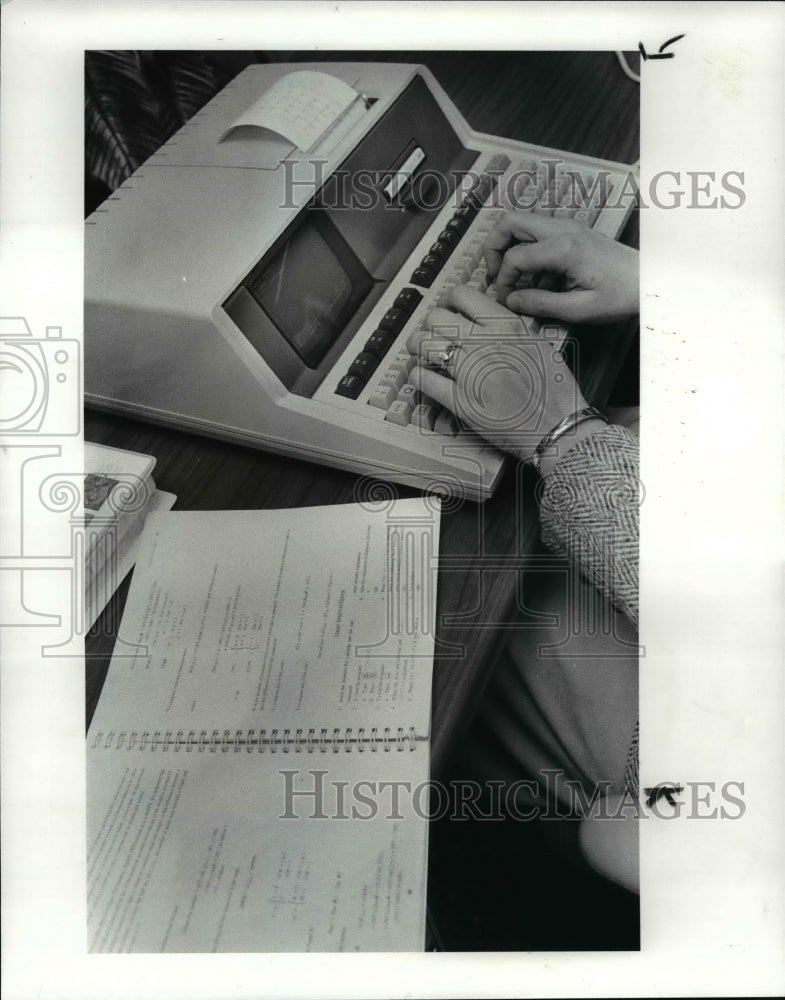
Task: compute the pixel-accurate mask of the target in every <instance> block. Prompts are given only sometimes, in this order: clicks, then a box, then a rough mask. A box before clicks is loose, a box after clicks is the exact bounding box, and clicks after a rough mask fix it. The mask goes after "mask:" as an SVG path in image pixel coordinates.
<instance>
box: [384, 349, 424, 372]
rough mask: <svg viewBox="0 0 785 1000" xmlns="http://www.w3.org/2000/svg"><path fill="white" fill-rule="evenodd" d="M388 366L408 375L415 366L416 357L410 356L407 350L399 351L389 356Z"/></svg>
mask: <svg viewBox="0 0 785 1000" xmlns="http://www.w3.org/2000/svg"><path fill="white" fill-rule="evenodd" d="M388 363H389V366H390V368H397V369H398V370H399V371H402V372H403V373H404V374H405V375H407V376H408V374H409V372H410V371H411V370H412V368H415V367H416V366H417V358H415V357H412V355H411V354H409V352H408V351H399V352H398V353H397V354H396V355H395V357H394V358H389V359H388Z"/></svg>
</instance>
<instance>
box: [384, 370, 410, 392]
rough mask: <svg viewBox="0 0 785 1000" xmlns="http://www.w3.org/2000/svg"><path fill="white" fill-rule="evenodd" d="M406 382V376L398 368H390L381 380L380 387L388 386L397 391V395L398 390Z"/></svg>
mask: <svg viewBox="0 0 785 1000" xmlns="http://www.w3.org/2000/svg"><path fill="white" fill-rule="evenodd" d="M405 382H406V376H405V375H404V373H403V372H402V371H401V370H400V369H398V368H388V369H387V371H386V372H385V373H384V374H383V375H382V377H381V378H380V379H379V385H388V386H390V387H391V388H393V389H395V392H396V394H397V392H398V390H399V389H400V388H401V386H402V385H404V384H405Z"/></svg>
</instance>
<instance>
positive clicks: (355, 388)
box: [335, 375, 365, 399]
mask: <svg viewBox="0 0 785 1000" xmlns="http://www.w3.org/2000/svg"><path fill="white" fill-rule="evenodd" d="M364 385H365V379H362V378H360V376H359V375H344V377H343V378H342V379H341V381H340V382H339V383H338V387H337V388H336V390H335V392H336V394H337V395H338V396H346V398H347V399H357V397H358V396H359V395H360V393H361V392H362V389H363V386H364Z"/></svg>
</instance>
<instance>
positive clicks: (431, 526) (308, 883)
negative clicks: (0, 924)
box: [87, 498, 440, 952]
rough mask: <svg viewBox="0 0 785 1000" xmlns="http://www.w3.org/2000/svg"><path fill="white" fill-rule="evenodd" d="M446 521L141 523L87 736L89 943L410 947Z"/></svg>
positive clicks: (420, 882)
mask: <svg viewBox="0 0 785 1000" xmlns="http://www.w3.org/2000/svg"><path fill="white" fill-rule="evenodd" d="M439 516H440V512H439V506H438V501H437V500H435V499H431V498H422V499H413V500H398V501H380V502H376V503H368V504H364V505H359V504H350V505H345V506H338V507H315V508H314V507H312V508H301V509H297V510H281V511H228V512H227V511H212V512H172V513H164V514H151V515H150V516H149V518H148V521H147V523H146V526H145V530H144V535H143V539H142V545H141V548H140V551H139V555H138V558H137V566H136V569H135V571H134V577H133V580H132V584H131V589H130V593H129V597H128V602H127V605H126V610H125V614H124V617H123V622H122V626H121V628H120V633H119V637H118V640H117V643H116V646H115V652H114V655H113V658H112V663H111V665H110V668H109V672H108V674H107V679H106V682H105V685H104V689H103V691H102V694H101V698H100V700H99V703H98V706H97V708H96V711H95V715H94V717H93V720H92V723H91V726H90V731H89V733H88V744H87V746H88V751H87V761H88V786H87V797H88V810H87V812H88V921H89V926H88V938H89V942H88V943H89V948H90V950H92V951H111V952H114V951H137V952H157V951H172V952H183V951H191V952H207V951H236V952H241V951H260V952H264V951H292V952H298V951H398V950H401V951H403V950H419V949H422V947H423V942H424V935H425V887H426V860H427V830H428V824H427V815H428V808H429V804H428V776H429V735H430V699H431V677H432V668H433V649H434V643H433V629H434V622H435V598H436V569H437V557H438V546H439Z"/></svg>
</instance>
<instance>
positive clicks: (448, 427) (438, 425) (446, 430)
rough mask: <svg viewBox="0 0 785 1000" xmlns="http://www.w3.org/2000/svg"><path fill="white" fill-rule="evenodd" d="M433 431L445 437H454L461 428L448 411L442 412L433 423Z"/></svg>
mask: <svg viewBox="0 0 785 1000" xmlns="http://www.w3.org/2000/svg"><path fill="white" fill-rule="evenodd" d="M433 429H434V430H435V431H436V433H437V434H444V435H445V436H446V437H455V435H456V434H457V433H458V431H459V430H460V429H461V428H460V426H459V424H458V421H457V420H456V419H455V417H454V416H453V415H452V413H450V411H449V410H442V412H441V413H440V414H439V415H438V416H437V418H436V420H435V421H434V424H433Z"/></svg>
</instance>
